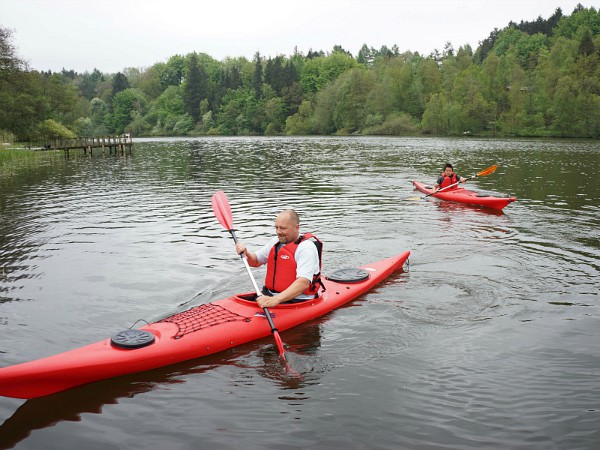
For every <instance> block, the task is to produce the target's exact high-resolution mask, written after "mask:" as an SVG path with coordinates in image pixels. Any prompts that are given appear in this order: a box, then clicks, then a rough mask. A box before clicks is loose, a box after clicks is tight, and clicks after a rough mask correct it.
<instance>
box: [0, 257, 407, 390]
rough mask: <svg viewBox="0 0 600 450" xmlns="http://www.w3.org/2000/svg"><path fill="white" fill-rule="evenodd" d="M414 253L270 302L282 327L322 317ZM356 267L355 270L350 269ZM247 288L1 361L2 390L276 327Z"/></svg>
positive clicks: (108, 371)
mask: <svg viewBox="0 0 600 450" xmlns="http://www.w3.org/2000/svg"><path fill="white" fill-rule="evenodd" d="M409 254H410V252H408V251H406V252H404V253H402V254H400V255H397V256H394V257H391V258H387V259H384V260H382V261H379V262H375V263H372V264H368V265H366V266H363V267H361V268H359V269H343V270H341V271H336V272H334V273H332V274H331V275H330V276H328V277H324V279H323V283H324V285H325V289H326V290H325V291H324V292H323V293H322V294H321V296H320V297H318V298H316V299H314V300H307V301H305V302H301V303H291V304H280V305H278V306H276V307H274V308H271V314H272V316H274V317H275V316H276V318H277V319H276V320H277V326H278V328H279V329H280V330H287V329H290V328H292V327H295V326H297V325H299V324H301V323H303V322H306V321H308V320H310V319H313V318H315V317H319V316H322V315H323V314H326V313H328V312H330V311H332V310H334V309H336V308H338V307H340V306H341V305H343V304H344V303H347V302H349V301H350V300H352V299H354V298H356V297H358V296H359V295H360V294H363V293H364V292H366V291H368V290H369V289H371V288H372V287H373V286H375V285H377V284H378V283H380V282H381V281H383V280H384V279H386V278H387V277H389V276H390V275H391V274H392V273H393V272H395V271H397V270H400V269H401V268H402V267H403V265H404V264H405V262H406V261H407V259H408V256H409ZM349 272H350V273H349ZM254 298H255V294H253V293H248V294H241V295H234V296H232V297H228V298H224V299H221V300H217V301H215V302H211V303H207V304H203V305H199V306H195V307H193V308H191V309H188V310H187V311H183V312H180V313H177V314H174V315H172V316H169V317H166V318H164V319H162V320H159V321H158V322H154V323H151V324H148V325H145V326H143V327H141V328H140V329H138V330H125V331H123V332H120V333H117V334H115V335H113V336H112V337H111V338H107V339H104V340H102V341H100V342H96V343H94V344H90V345H87V346H84V347H81V348H78V349H74V350H70V351H67V352H64V353H60V354H57V355H54V356H49V357H46V358H42V359H38V360H35V361H30V362H25V363H22V364H17V365H14V366H10V367H4V368H0V395H3V396H7V397H16V398H34V397H41V396H44V395H50V394H53V393H55V392H60V391H64V390H66V389H71V388H73V387H76V386H80V385H83V384H87V383H92V382H94V381H99V380H103V379H107V378H112V377H118V376H121V375H127V374H131V373H137V372H143V371H146V370H151V369H155V368H158V367H162V366H167V365H170V364H175V363H178V362H181V361H186V360H190V359H194V358H199V357H202V356H207V355H210V354H213V353H217V352H220V351H223V350H227V349H229V348H232V347H236V346H238V345H241V344H244V343H246V342H250V341H254V340H256V339H260V338H264V337H266V336H268V335H269V334H270V333H271V330H270V328H269V326H267V324H266V323H265V321H266V318H265V313H264V311H263V310H262V308H260V307H259V306H258V305H257V304H256V302H255V301H254V300H253V299H254Z"/></svg>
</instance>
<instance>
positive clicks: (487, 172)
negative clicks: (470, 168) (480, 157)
mask: <svg viewBox="0 0 600 450" xmlns="http://www.w3.org/2000/svg"><path fill="white" fill-rule="evenodd" d="M497 168H498V166H497V165H496V164H494V165H493V166H490V167H488V168H487V169H483V170H482V171H481V172H477V173H476V174H475V175H473V176H470V177H468V178H466V180H470V179H471V178H477V177H486V176H488V175H491V174H493V173H494V172H495V171H496V169H497ZM459 183H460V181H457V182H456V183H452V184H451V185H450V186H446V187H445V188H442V189H438V190H437V191H435V192H432V193H431V194H427V195H425V196H424V197H421V199H424V198H427V197H429V196H430V195H434V194H437V193H438V192H442V191H445V190H446V189H450V188H451V187H454V186H456V185H457V184H459Z"/></svg>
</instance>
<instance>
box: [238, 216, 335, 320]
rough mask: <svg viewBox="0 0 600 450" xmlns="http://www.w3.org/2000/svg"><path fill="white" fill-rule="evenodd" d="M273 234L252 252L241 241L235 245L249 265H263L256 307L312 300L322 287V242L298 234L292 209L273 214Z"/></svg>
mask: <svg viewBox="0 0 600 450" xmlns="http://www.w3.org/2000/svg"><path fill="white" fill-rule="evenodd" d="M275 233H276V234H277V236H276V237H273V238H272V239H271V240H270V241H269V242H268V243H267V244H266V245H265V246H264V247H263V248H261V249H260V250H259V251H258V252H256V253H253V252H251V251H249V250H248V248H247V247H246V245H244V244H243V243H242V242H238V243H237V245H236V250H237V252H238V253H239V254H240V255H241V254H243V255H245V256H246V258H247V259H248V264H249V265H250V266H252V267H259V266H262V265H263V264H266V265H267V275H266V277H265V285H264V287H263V290H262V294H263V295H261V296H259V297H258V298H257V299H256V301H257V302H258V304H259V306H260V307H261V308H272V307H273V306H277V305H278V304H280V303H284V302H288V303H293V302H301V301H306V300H310V299H313V298H316V297H317V296H318V295H319V288H320V287H321V286H322V284H321V277H320V275H321V254H322V249H323V243H322V242H321V241H320V240H319V239H318V238H317V237H316V236H314V235H312V234H311V233H305V234H302V235H301V234H300V218H299V217H298V214H297V213H296V211H294V210H293V209H285V210H283V211H281V212H280V213H279V214H278V215H277V217H276V218H275Z"/></svg>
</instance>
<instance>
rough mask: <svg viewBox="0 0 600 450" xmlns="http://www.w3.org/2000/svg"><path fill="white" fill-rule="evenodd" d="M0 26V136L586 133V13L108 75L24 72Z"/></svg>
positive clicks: (593, 16)
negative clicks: (480, 32) (411, 46)
mask: <svg viewBox="0 0 600 450" xmlns="http://www.w3.org/2000/svg"><path fill="white" fill-rule="evenodd" d="M12 36H13V30H10V29H7V28H3V27H2V26H0V139H1V140H2V142H34V143H43V142H44V141H45V140H47V139H50V138H55V137H75V136H104V135H115V134H122V133H131V135H132V136H202V135H227V136H231V135H251V136H259V135H394V136H407V135H427V134H430V135H436V136H457V135H465V134H466V135H477V136H509V137H512V136H517V137H576V138H591V139H598V138H600V63H599V62H600V12H599V11H598V10H596V9H595V8H593V7H592V8H585V7H583V6H581V5H578V6H577V8H575V10H574V11H573V12H572V13H571V14H570V15H564V14H563V12H562V10H561V9H560V8H557V9H556V11H555V13H554V14H553V15H552V16H551V17H549V18H547V19H543V18H542V17H541V16H540V17H538V19H537V20H536V21H533V22H524V21H521V22H520V23H518V24H517V23H515V22H511V23H509V24H508V25H507V26H506V27H505V28H503V29H502V30H499V29H494V30H493V31H491V33H490V35H489V36H488V37H487V38H486V39H483V40H482V41H480V42H479V46H478V48H477V49H475V50H473V49H472V48H471V47H470V46H469V45H464V46H461V47H459V48H458V49H455V48H454V47H453V46H452V44H451V43H450V42H447V43H446V45H445V47H444V48H443V50H441V51H439V50H435V51H433V52H432V53H431V54H430V55H428V56H424V55H420V54H419V53H415V52H409V51H407V52H401V51H400V50H399V48H398V46H397V45H394V46H392V47H391V48H388V47H387V46H383V47H381V48H380V49H375V48H373V47H369V46H367V44H365V45H363V46H362V48H361V49H360V50H359V51H358V53H357V55H356V56H353V55H352V54H351V53H350V52H349V51H347V50H345V49H344V48H342V47H341V46H335V47H334V48H333V49H332V50H331V51H327V52H324V51H322V50H319V51H312V50H310V51H309V52H308V53H307V54H302V53H300V52H298V51H297V50H295V51H294V54H292V55H290V56H286V55H277V56H274V57H271V56H269V57H264V56H263V55H261V54H260V52H259V51H257V52H256V54H255V55H254V58H253V59H252V60H248V59H247V58H245V57H237V58H226V59H224V60H222V61H218V60H215V59H214V58H212V57H211V56H210V55H207V54H205V53H201V52H193V53H190V54H187V55H173V56H171V57H170V58H169V59H168V60H167V61H166V62H158V63H156V64H154V65H152V66H151V67H148V68H143V69H142V68H126V69H124V70H123V71H122V72H118V73H116V74H109V73H102V72H100V71H99V70H97V69H93V70H92V71H91V72H87V71H86V72H85V73H76V72H74V71H72V70H66V69H63V70H62V72H60V73H58V72H55V73H52V72H38V71H36V70H30V69H29V68H28V65H27V63H26V61H25V60H24V59H22V58H21V56H19V55H17V52H16V49H15V47H14V44H13V42H12Z"/></svg>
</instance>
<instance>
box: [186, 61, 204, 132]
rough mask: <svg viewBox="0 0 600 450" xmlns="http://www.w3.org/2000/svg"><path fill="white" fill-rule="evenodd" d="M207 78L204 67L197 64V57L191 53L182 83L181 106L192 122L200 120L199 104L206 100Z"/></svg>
mask: <svg viewBox="0 0 600 450" xmlns="http://www.w3.org/2000/svg"><path fill="white" fill-rule="evenodd" d="M206 87H207V78H206V72H205V71H204V67H202V66H201V65H200V64H199V62H198V55H197V54H196V53H192V54H191V55H190V56H189V58H188V65H187V73H186V77H185V82H184V83H183V104H184V106H185V111H186V112H187V113H188V114H189V115H190V116H191V117H192V119H193V120H194V122H195V123H196V122H198V121H199V120H200V116H201V112H200V102H201V101H202V100H204V99H205V98H206V90H207V89H206Z"/></svg>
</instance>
